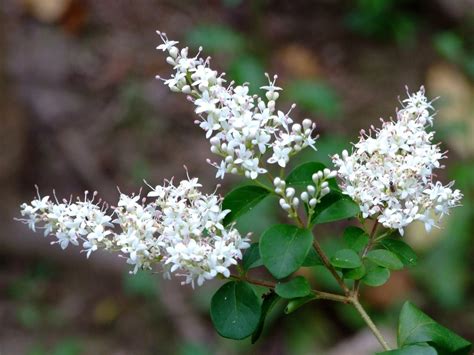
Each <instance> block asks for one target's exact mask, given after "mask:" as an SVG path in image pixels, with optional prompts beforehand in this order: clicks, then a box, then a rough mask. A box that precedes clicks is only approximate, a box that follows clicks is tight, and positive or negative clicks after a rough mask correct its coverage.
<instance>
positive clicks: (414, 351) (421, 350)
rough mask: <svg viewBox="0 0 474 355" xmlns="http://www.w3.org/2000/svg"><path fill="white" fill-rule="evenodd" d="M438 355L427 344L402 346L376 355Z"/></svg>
mask: <svg viewBox="0 0 474 355" xmlns="http://www.w3.org/2000/svg"><path fill="white" fill-rule="evenodd" d="M382 354H383V355H438V352H437V351H436V349H435V348H432V347H431V346H429V345H428V344H418V345H409V346H404V347H403V348H401V349H396V350H389V351H384V352H381V353H377V355H382Z"/></svg>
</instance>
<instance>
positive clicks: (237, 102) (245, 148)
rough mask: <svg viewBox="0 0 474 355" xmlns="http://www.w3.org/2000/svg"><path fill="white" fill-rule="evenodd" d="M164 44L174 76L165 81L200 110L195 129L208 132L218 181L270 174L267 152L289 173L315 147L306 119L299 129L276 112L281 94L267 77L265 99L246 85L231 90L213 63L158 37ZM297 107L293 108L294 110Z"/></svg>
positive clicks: (312, 126) (271, 160) (271, 161)
mask: <svg viewBox="0 0 474 355" xmlns="http://www.w3.org/2000/svg"><path fill="white" fill-rule="evenodd" d="M158 34H159V35H160V37H161V39H162V41H163V43H162V44H161V45H159V46H158V47H157V49H159V50H162V51H164V52H167V54H168V57H167V58H166V62H167V63H168V64H170V65H171V66H172V67H173V69H174V73H173V74H172V75H171V77H170V78H169V79H166V80H164V82H165V84H166V85H167V86H168V87H169V88H170V90H171V91H174V92H181V93H184V94H187V95H188V97H189V100H191V101H192V102H193V103H194V105H195V112H196V114H197V115H199V117H200V120H197V121H196V123H197V124H199V126H200V127H201V128H202V129H203V130H204V131H206V138H207V139H209V140H210V143H211V151H212V152H213V153H214V154H217V155H219V156H220V157H221V158H222V160H221V161H220V162H219V163H218V162H210V161H209V163H211V164H212V165H213V166H215V167H216V168H217V169H218V170H217V175H216V176H217V177H220V178H223V177H224V175H225V174H226V173H232V174H242V175H244V176H246V177H247V178H251V179H256V178H257V177H258V175H259V174H265V173H266V172H267V169H266V168H265V162H262V161H261V160H262V157H263V155H264V154H265V153H267V152H268V154H269V155H270V157H269V158H268V159H267V160H266V162H267V163H269V164H278V165H279V166H281V167H285V166H286V165H287V163H288V161H289V159H290V157H291V156H293V155H294V154H296V153H297V152H299V151H300V150H301V149H303V148H305V147H308V146H310V147H313V148H314V144H315V140H316V137H314V136H313V131H314V129H315V128H316V124H315V123H313V122H312V121H311V120H309V119H305V120H304V121H303V122H302V124H299V123H294V122H293V119H292V118H291V117H290V113H291V109H290V110H289V111H288V112H286V113H285V112H283V111H280V110H278V109H277V108H276V101H277V100H278V98H279V96H280V94H279V91H280V90H281V88H279V87H277V86H276V85H275V81H276V79H277V76H274V77H273V80H272V79H270V77H269V76H268V74H266V75H267V78H268V81H269V83H268V85H267V86H263V87H261V89H263V90H264V91H266V93H265V99H262V98H261V97H258V96H256V95H253V96H252V95H250V94H249V88H248V85H247V84H244V85H234V83H232V82H231V83H229V84H226V80H225V79H224V73H222V74H219V73H218V72H217V71H215V70H213V69H211V68H210V58H203V57H201V56H200V52H201V49H200V50H199V52H198V53H197V55H195V56H194V57H191V56H189V53H188V48H183V49H178V47H177V46H176V45H177V44H178V42H176V41H170V40H168V38H167V36H166V34H164V33H162V32H158ZM293 107H294V105H293V106H292V108H293Z"/></svg>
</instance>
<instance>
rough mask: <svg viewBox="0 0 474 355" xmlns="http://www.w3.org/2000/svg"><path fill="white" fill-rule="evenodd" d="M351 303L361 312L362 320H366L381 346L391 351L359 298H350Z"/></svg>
mask: <svg viewBox="0 0 474 355" xmlns="http://www.w3.org/2000/svg"><path fill="white" fill-rule="evenodd" d="M349 301H350V303H352V305H353V306H354V307H355V309H356V310H357V312H359V314H360V316H361V317H362V319H363V320H364V322H365V323H366V324H367V326H368V327H369V328H370V330H371V331H372V333H373V334H374V335H375V337H376V338H377V340H378V341H379V343H380V345H382V347H383V348H384V349H385V350H387V351H388V350H391V349H390V346H389V345H388V343H387V341H386V340H385V339H384V337H383V336H382V333H380V330H379V329H378V328H377V326H376V325H375V323H374V322H373V321H372V319H370V317H369V315H368V314H367V312H366V311H365V309H364V308H363V307H362V305H361V304H360V303H359V300H358V299H357V297H351V298H349Z"/></svg>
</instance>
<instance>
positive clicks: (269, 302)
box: [252, 290, 280, 344]
mask: <svg viewBox="0 0 474 355" xmlns="http://www.w3.org/2000/svg"><path fill="white" fill-rule="evenodd" d="M279 300H280V297H279V296H278V295H277V294H276V293H275V292H274V291H273V290H270V291H269V292H268V293H266V294H264V295H263V302H262V312H261V314H260V320H259V322H258V326H257V329H256V330H255V332H254V333H253V334H252V344H255V343H256V342H257V340H258V339H259V338H260V335H261V334H262V331H263V326H264V325H265V319H266V318H267V314H268V313H270V311H271V310H272V308H273V307H274V306H275V304H276V303H277V302H278V301H279Z"/></svg>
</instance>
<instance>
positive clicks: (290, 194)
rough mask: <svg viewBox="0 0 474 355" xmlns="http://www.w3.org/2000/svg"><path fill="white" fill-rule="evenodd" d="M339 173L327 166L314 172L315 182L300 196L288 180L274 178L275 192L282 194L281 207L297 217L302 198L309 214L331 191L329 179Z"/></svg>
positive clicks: (289, 215) (290, 215)
mask: <svg viewBox="0 0 474 355" xmlns="http://www.w3.org/2000/svg"><path fill="white" fill-rule="evenodd" d="M336 175H337V171H331V170H329V169H327V168H325V169H323V170H320V171H318V172H316V173H314V174H313V175H312V176H311V179H312V180H313V183H314V185H313V184H311V185H308V186H306V189H305V191H303V192H302V193H301V194H300V195H299V198H298V197H297V192H296V190H295V188H293V187H286V182H285V181H284V180H282V179H280V178H279V177H276V178H275V179H274V180H273V185H274V186H275V193H276V194H278V195H280V196H281V198H280V200H279V203H280V207H281V208H282V209H283V210H284V211H286V212H288V217H290V218H295V217H297V216H298V206H299V204H300V200H301V201H303V203H304V204H306V206H307V209H308V215H309V216H310V217H311V215H312V214H313V213H314V208H315V207H316V205H317V204H318V203H319V202H320V201H321V199H322V198H323V197H324V196H326V195H327V194H328V193H329V192H330V188H329V182H328V179H333V178H335V177H336Z"/></svg>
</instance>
